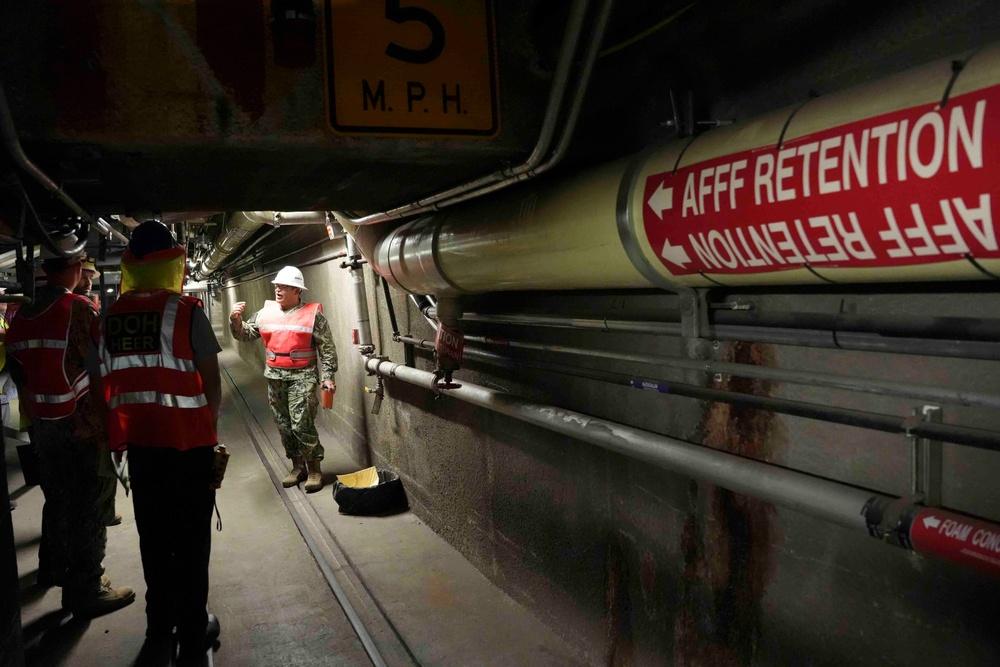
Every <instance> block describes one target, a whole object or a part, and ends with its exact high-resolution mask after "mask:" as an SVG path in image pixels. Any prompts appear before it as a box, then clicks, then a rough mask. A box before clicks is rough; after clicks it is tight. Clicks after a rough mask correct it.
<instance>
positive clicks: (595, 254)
mask: <svg viewBox="0 0 1000 667" xmlns="http://www.w3.org/2000/svg"><path fill="white" fill-rule="evenodd" d="M957 61H958V62H959V63H961V64H960V66H953V59H946V60H940V61H937V62H935V63H931V64H929V65H926V66H923V67H920V68H917V69H914V70H910V71H907V72H903V73H901V74H899V75H896V76H894V77H890V78H888V79H884V80H882V81H878V82H874V83H870V84H865V85H863V86H858V87H856V88H853V89H849V90H845V91H842V92H839V93H835V94H832V95H829V96H826V97H819V98H816V99H809V100H806V101H805V102H803V103H802V104H800V105H796V106H794V107H791V108H788V109H782V110H779V111H775V112H772V113H769V114H766V115H763V116H760V117H757V118H754V119H750V120H746V121H741V122H739V123H736V124H734V125H731V126H727V127H721V128H716V129H712V130H710V131H707V132H705V133H703V134H701V135H699V136H697V137H695V138H693V139H692V138H684V139H679V140H676V141H673V142H671V143H668V144H667V145H665V146H663V147H662V148H655V149H650V150H648V151H646V152H645V153H644V154H642V155H640V156H637V157H635V158H634V159H632V160H624V161H619V162H615V163H609V164H607V165H604V166H601V167H599V168H596V169H593V170H591V171H588V172H585V173H583V174H580V175H577V176H574V177H572V178H570V179H566V180H563V181H561V182H558V183H554V184H552V183H550V184H545V185H538V184H536V183H533V184H531V185H529V186H526V187H524V188H520V189H518V190H517V191H510V192H506V193H504V194H502V195H499V196H496V197H491V198H489V199H488V200H477V201H476V202H473V203H472V204H469V205H467V206H462V207H456V208H453V209H449V210H448V212H447V213H445V214H439V215H436V216H433V217H430V218H423V219H420V220H417V221H414V222H409V223H406V224H404V225H402V226H400V227H397V228H395V229H394V230H392V231H389V230H387V229H382V230H380V232H379V233H380V234H382V236H368V237H365V241H364V242H362V241H360V237H359V243H361V245H362V247H363V249H365V254H366V256H368V257H370V258H374V261H373V267H374V268H375V269H376V270H377V271H378V272H379V273H380V274H381V275H382V276H384V277H385V278H386V279H387V280H388V281H390V282H391V283H393V284H394V285H396V286H398V287H400V288H402V289H404V290H407V291H409V292H411V293H416V294H441V293H451V294H460V293H463V292H469V293H477V292H491V291H504V290H563V289H627V288H648V287H650V286H655V287H661V288H665V289H671V287H672V288H674V289H676V288H677V286H678V285H679V284H680V285H686V286H690V287H710V286H714V285H718V284H722V285H769V284H821V283H827V282H834V283H840V282H845V283H859V282H890V281H902V282H915V281H938V280H996V279H997V277H998V276H1000V247H998V234H997V232H996V228H995V221H996V220H997V219H998V218H1000V212H998V206H1000V205H998V203H997V202H998V201H1000V133H998V132H996V131H995V128H996V127H997V126H1000V47H997V46H994V47H991V48H988V49H983V50H981V51H978V52H976V53H975V54H963V55H960V56H959V57H958V58H957ZM942 102H944V106H942ZM349 231H351V232H352V233H354V232H355V231H357V230H351V229H350V228H349ZM369 251H371V252H369Z"/></svg>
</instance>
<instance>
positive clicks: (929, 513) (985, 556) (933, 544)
mask: <svg viewBox="0 0 1000 667" xmlns="http://www.w3.org/2000/svg"><path fill="white" fill-rule="evenodd" d="M910 542H911V544H912V546H913V550H914V551H917V552H920V553H928V554H933V555H935V556H939V557H941V558H944V559H946V560H950V561H952V562H954V563H958V564H959V565H964V566H966V567H971V568H974V569H977V570H979V571H981V572H986V573H987V574H992V575H995V576H1000V526H998V525H996V524H992V523H987V522H985V521H979V520H977V519H971V518H969V517H967V516H963V515H961V514H954V513H952V512H944V511H942V510H939V509H935V508H932V507H931V508H926V509H921V510H919V511H917V513H916V514H915V515H914V516H913V520H912V523H911V524H910Z"/></svg>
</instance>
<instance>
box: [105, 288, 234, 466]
mask: <svg viewBox="0 0 1000 667" xmlns="http://www.w3.org/2000/svg"><path fill="white" fill-rule="evenodd" d="M198 304H199V302H198V300H197V299H195V298H193V297H185V296H181V295H180V294H177V293H174V292H168V291H166V290H153V291H139V290H133V291H131V292H127V293H126V294H124V295H122V297H121V298H120V299H119V300H118V301H116V302H115V303H114V304H112V306H111V307H110V308H109V309H108V317H107V318H106V319H105V321H104V322H103V323H102V324H101V330H100V331H101V334H100V337H99V341H98V351H99V353H100V357H101V375H102V376H104V378H105V380H104V387H105V398H106V400H107V402H108V407H109V409H110V411H111V415H112V417H113V418H112V419H111V420H110V428H109V436H110V440H111V446H112V448H113V449H120V448H121V447H123V446H124V445H126V444H128V443H132V444H138V445H143V446H146V447H164V448H171V449H179V450H182V451H183V450H186V449H191V448H193V447H204V446H211V445H215V444H216V443H217V442H218V437H217V435H216V433H215V426H214V421H213V418H212V411H211V408H210V407H209V405H208V398H207V397H206V396H205V392H204V386H203V384H202V378H201V374H200V373H199V371H198V366H197V362H196V361H195V359H194V349H193V348H192V347H191V338H190V336H191V322H192V319H191V318H192V314H193V313H194V311H195V309H196V308H198V307H199V306H198ZM153 314H155V315H156V316H157V317H158V318H159V321H158V323H157V326H159V331H158V332H156V331H154V330H153V329H152V321H153ZM112 318H119V319H118V320H117V321H115V320H112ZM130 318H132V319H130ZM135 318H138V319H135ZM109 323H110V324H111V326H112V327H117V328H118V330H117V332H115V331H114V330H112V332H111V333H109V331H108V326H109ZM123 330H124V335H123V334H122V331H123ZM130 336H131V340H130V338H129V337H130ZM157 340H158V341H159V351H154V350H153V347H152V345H151V343H150V341H152V342H155V341H157ZM112 347H114V348H116V349H117V350H118V351H117V352H112V349H111V348H112ZM140 348H141V349H140ZM130 350H137V351H130Z"/></svg>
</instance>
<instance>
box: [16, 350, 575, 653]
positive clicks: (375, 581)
mask: <svg viewBox="0 0 1000 667" xmlns="http://www.w3.org/2000/svg"><path fill="white" fill-rule="evenodd" d="M221 361H222V365H223V367H224V370H223V377H224V381H223V410H222V413H223V417H222V419H221V423H220V439H221V440H222V442H224V443H225V444H226V445H227V446H228V447H229V448H230V451H231V452H232V458H231V459H230V464H229V469H228V471H227V474H226V479H225V482H224V484H223V487H222V490H221V491H220V492H219V494H218V507H219V511H220V512H221V515H222V522H223V530H222V531H221V532H213V547H212V564H211V582H212V583H211V592H210V596H209V609H210V611H212V612H213V613H215V614H216V615H218V617H219V619H220V621H221V623H222V637H221V647H220V649H219V650H218V652H217V653H215V655H214V662H215V664H216V665H240V666H244V665H247V666H252V665H262V666H263V665H267V666H268V667H271V666H273V665H369V664H373V660H372V659H371V658H370V657H369V655H368V653H367V652H366V650H365V644H366V643H367V644H368V646H369V647H370V648H372V649H374V651H376V652H377V654H378V655H380V656H381V660H382V661H384V664H387V665H456V666H457V665H463V666H464V665H511V666H514V665H518V666H521V665H582V664H585V663H584V662H583V659H582V658H581V657H580V656H579V655H578V654H577V653H576V652H575V651H574V650H573V649H572V648H571V647H570V646H568V645H567V644H566V643H564V642H563V641H561V640H560V639H559V638H558V637H557V636H556V635H555V634H554V633H553V632H552V631H551V630H549V629H548V628H547V627H546V626H544V625H543V624H541V623H540V622H539V621H538V620H537V619H536V618H535V617H534V616H532V615H531V614H530V613H528V612H527V611H526V610H524V609H523V608H522V607H520V606H519V605H517V604H516V603H515V602H514V601H513V600H511V599H510V598H509V597H507V596H506V595H504V594H503V593H502V592H501V591H499V590H498V589H497V588H495V587H494V586H493V585H492V584H491V583H490V582H489V581H488V580H487V579H486V578H485V577H483V576H482V574H480V573H479V572H478V571H477V570H475V569H474V568H473V567H472V566H471V565H470V564H469V563H467V562H466V561H465V560H464V559H463V558H462V557H461V555H460V554H459V553H458V552H457V551H455V550H454V549H453V548H451V547H450V546H449V545H448V544H446V543H445V542H444V541H443V540H442V539H441V538H440V537H438V536H437V535H436V534H435V533H434V532H433V531H432V530H430V529H429V528H428V527H427V526H426V525H424V524H423V522H421V521H420V520H419V519H418V518H417V517H416V516H414V515H413V514H412V513H410V512H405V513H403V514H398V515H395V516H391V517H380V518H371V517H350V516H343V515H341V514H339V513H338V511H337V505H336V502H335V501H334V499H333V494H332V492H331V490H330V488H329V487H327V488H325V489H324V490H323V491H321V492H319V493H316V494H311V495H306V494H304V493H302V492H301V491H299V490H298V489H291V490H287V491H285V490H282V491H280V492H279V490H278V489H277V488H275V484H274V482H273V480H274V479H275V477H276V476H281V475H284V473H285V470H286V468H284V467H281V468H279V466H284V465H285V463H286V461H285V460H284V458H283V455H282V454H281V452H280V441H279V439H278V435H277V432H276V430H275V428H274V425H273V423H272V421H271V418H270V414H269V412H268V409H267V405H266V385H265V384H264V382H263V381H262V377H261V374H260V369H257V368H251V367H250V366H249V365H248V364H246V363H245V362H243V361H241V360H240V359H239V358H238V357H237V356H236V355H235V354H234V353H232V352H231V351H226V352H224V353H223V355H222V356H221ZM342 389H343V388H342ZM320 437H321V440H322V441H323V443H324V445H325V447H326V450H327V460H326V461H325V463H324V472H325V473H326V478H327V481H328V482H330V481H332V480H333V478H334V475H335V474H337V473H345V472H353V471H354V470H355V469H357V468H358V465H357V464H356V463H355V462H353V461H351V460H350V458H349V457H348V455H347V453H346V451H345V449H344V448H343V447H340V446H338V445H337V443H336V442H335V441H334V439H333V438H332V436H331V435H330V434H329V433H324V432H323V431H321V432H320ZM11 444H12V443H8V447H7V462H8V465H9V469H8V480H7V482H8V485H9V488H10V491H11V495H12V497H13V498H15V499H16V500H17V502H18V508H17V509H16V510H15V511H14V513H13V523H14V540H15V545H16V549H17V559H18V572H19V576H20V586H21V613H22V624H23V627H24V639H25V646H26V664H27V665H59V664H66V665H109V666H110V665H131V664H132V662H133V661H134V659H135V656H136V654H137V653H138V652H139V648H140V646H141V644H142V641H143V632H144V629H145V617H144V613H143V608H144V603H143V595H144V594H145V584H144V582H143V579H142V570H141V566H140V562H139V552H138V538H137V535H136V531H135V521H134V518H133V513H132V505H131V502H130V499H128V498H126V497H125V496H124V494H123V493H122V490H121V488H120V487H119V495H118V503H117V508H118V511H119V512H120V513H121V514H122V515H123V517H124V520H123V522H122V524H121V525H120V526H114V527H111V528H109V529H108V546H107V556H106V558H105V561H104V563H105V566H106V568H107V573H108V575H109V576H110V577H111V578H112V581H113V582H114V583H115V584H116V585H127V586H131V587H133V588H134V589H135V590H136V593H137V601H136V602H135V603H133V604H132V605H130V606H129V607H126V608H125V609H122V610H120V611H118V612H115V613H113V614H110V615H108V616H104V617H101V618H97V619H94V620H91V621H89V622H80V621H75V620H74V619H73V618H72V617H71V616H70V615H68V614H66V613H64V612H62V610H61V609H60V604H59V601H60V591H59V589H58V588H51V589H40V588H38V587H37V586H35V585H34V580H35V571H36V569H37V562H38V561H37V550H38V540H39V534H40V525H41V507H42V494H41V490H40V489H39V488H38V487H36V486H31V487H26V486H24V482H23V477H22V475H21V472H20V466H19V463H18V461H17V455H16V453H15V449H14V447H13V446H11ZM13 444H16V443H13ZM310 545H311V546H312V550H311V549H310ZM314 554H315V555H314ZM334 591H336V592H338V593H339V594H340V598H341V599H343V600H344V601H346V604H348V605H349V609H350V610H351V615H352V616H353V618H354V619H355V620H356V623H357V624H360V625H362V626H363V627H364V631H363V633H364V634H366V637H365V639H364V640H362V639H360V638H359V634H358V633H357V632H355V630H354V628H353V627H352V624H351V622H350V620H349V617H348V615H347V614H345V611H344V608H343V607H342V605H341V603H340V602H339V601H338V596H337V595H335V592H334Z"/></svg>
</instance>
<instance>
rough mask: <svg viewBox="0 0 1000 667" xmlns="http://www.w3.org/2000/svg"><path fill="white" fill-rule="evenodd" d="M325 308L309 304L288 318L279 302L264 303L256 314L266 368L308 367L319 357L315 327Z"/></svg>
mask: <svg viewBox="0 0 1000 667" xmlns="http://www.w3.org/2000/svg"><path fill="white" fill-rule="evenodd" d="M322 312H323V306H321V305H319V304H318V303H306V304H303V305H302V307H301V308H299V309H298V310H296V311H294V312H293V313H291V314H289V315H285V313H284V311H282V310H281V306H279V305H278V302H277V301H265V302H264V307H263V308H261V309H260V313H258V314H257V329H258V331H260V337H261V338H263V339H264V347H265V348H266V355H267V365H268V366H271V367H273V368H306V367H307V366H308V365H309V363H310V362H311V361H312V360H313V359H315V358H316V348H315V347H313V342H312V335H313V327H315V325H316V313H322Z"/></svg>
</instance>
